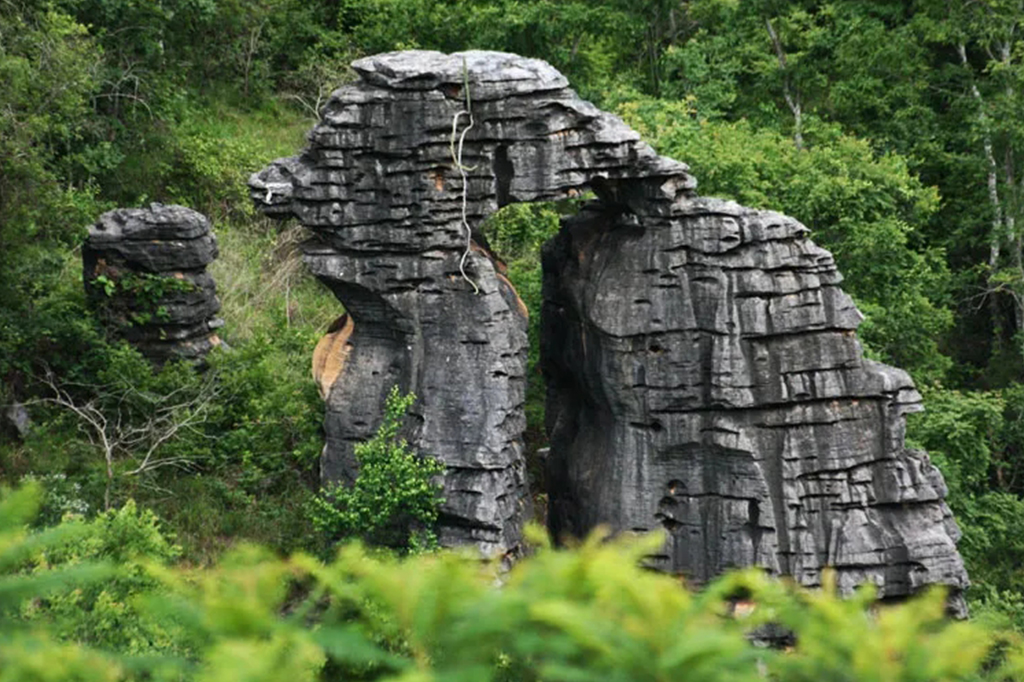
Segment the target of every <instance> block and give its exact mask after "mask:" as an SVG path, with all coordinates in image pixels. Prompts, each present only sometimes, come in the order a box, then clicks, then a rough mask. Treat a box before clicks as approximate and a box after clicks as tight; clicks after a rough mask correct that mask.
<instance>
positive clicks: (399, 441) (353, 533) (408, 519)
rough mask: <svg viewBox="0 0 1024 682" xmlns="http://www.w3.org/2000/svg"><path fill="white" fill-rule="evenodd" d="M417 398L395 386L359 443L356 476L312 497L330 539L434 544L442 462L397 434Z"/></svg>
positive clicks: (320, 527) (416, 547) (420, 546)
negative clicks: (422, 453)
mask: <svg viewBox="0 0 1024 682" xmlns="http://www.w3.org/2000/svg"><path fill="white" fill-rule="evenodd" d="M414 402H416V396H414V395H413V394H411V393H410V394H407V395H405V396H403V395H402V394H401V393H399V391H398V387H397V386H394V387H392V389H391V392H390V393H389V394H388V397H387V402H386V405H385V408H384V420H383V422H382V423H381V425H380V427H379V428H378V429H377V433H376V434H375V435H374V437H373V438H371V439H370V440H368V441H366V442H364V443H359V444H358V445H356V447H355V456H356V460H357V462H358V464H359V473H358V475H357V476H356V479H355V481H354V482H353V483H352V484H351V485H346V484H344V483H338V484H335V485H333V486H329V487H328V488H326V489H324V490H322V491H321V492H320V494H319V495H317V496H316V497H314V498H313V500H312V502H311V504H310V512H309V513H310V516H311V518H312V521H313V525H314V527H316V529H317V531H318V532H319V533H320V534H322V535H323V536H325V537H326V538H328V539H329V540H331V541H335V540H337V539H339V538H344V537H360V538H363V539H365V540H366V541H367V542H369V543H371V544H374V545H378V546H381V547H389V548H392V549H398V550H406V549H408V550H411V551H414V552H415V551H420V550H426V549H434V548H436V546H437V538H436V536H435V535H434V524H435V523H436V522H437V513H438V508H439V506H440V504H441V502H442V499H441V498H440V492H441V487H440V485H439V484H438V483H436V482H435V480H434V479H435V477H436V476H437V475H438V474H441V473H443V472H444V465H443V464H441V463H440V462H438V461H437V460H435V459H433V458H430V457H422V456H420V455H417V454H416V453H414V452H412V451H411V450H410V449H409V444H408V442H406V440H405V439H404V438H401V437H399V430H400V429H401V427H402V420H403V419H404V417H405V413H406V411H408V409H409V408H410V407H412V405H413V403H414Z"/></svg>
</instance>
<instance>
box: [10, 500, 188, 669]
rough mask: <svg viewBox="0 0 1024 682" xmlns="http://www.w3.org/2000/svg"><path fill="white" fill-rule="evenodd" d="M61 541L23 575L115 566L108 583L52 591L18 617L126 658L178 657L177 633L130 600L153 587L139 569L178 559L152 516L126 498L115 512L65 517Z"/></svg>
mask: <svg viewBox="0 0 1024 682" xmlns="http://www.w3.org/2000/svg"><path fill="white" fill-rule="evenodd" d="M63 527H64V528H65V529H71V530H73V531H74V532H73V535H72V536H71V538H69V539H68V540H65V541H64V542H61V543H55V544H53V545H50V546H49V547H47V548H45V549H44V550H42V551H40V552H39V553H38V554H36V555H35V556H34V557H32V559H31V560H30V561H29V562H28V564H27V567H26V570H27V571H28V572H30V573H38V572H42V571H48V570H53V569H54V568H71V567H77V566H89V565H91V564H96V563H108V564H110V565H114V566H117V573H116V575H115V576H113V577H112V578H111V579H108V580H105V581H103V582H102V583H95V584H91V585H88V586H86V587H84V588H82V587H79V588H76V589H63V590H55V591H52V592H50V593H49V594H45V595H39V596H40V597H41V598H39V599H34V600H31V601H27V602H25V603H24V604H23V606H22V609H21V613H20V617H21V619H22V620H23V621H25V622H26V623H29V624H32V625H33V626H36V627H38V626H40V625H42V624H46V625H47V629H48V630H49V631H50V632H51V633H52V634H53V635H54V636H55V637H57V638H58V639H60V640H62V641H73V642H77V643H80V644H88V645H90V646H94V647H99V648H102V649H106V650H110V651H117V652H118V653H121V654H129V655H133V656H134V655H143V654H147V655H151V654H154V653H166V654H171V653H179V652H180V651H181V649H182V646H183V645H182V642H181V641H180V634H179V633H177V632H176V628H175V627H174V625H173V624H171V623H161V622H159V621H158V620H156V619H154V618H152V617H150V616H148V615H146V614H144V613H141V612H140V611H139V609H138V608H137V606H136V604H135V600H136V599H137V598H138V597H139V596H140V595H142V594H144V593H146V592H148V591H149V590H151V589H152V588H154V587H156V585H157V583H156V582H155V581H154V580H153V579H152V578H151V577H150V576H149V574H148V571H147V568H146V566H147V565H148V564H150V563H153V562H156V563H158V564H169V563H170V562H172V561H174V560H175V559H176V558H177V557H178V555H179V554H180V548H178V547H176V546H174V545H172V544H171V543H170V542H169V541H168V539H167V538H165V537H164V535H163V534H162V532H161V530H160V524H159V521H158V519H157V518H156V515H155V514H153V512H152V511H148V510H145V511H139V510H138V509H137V507H136V505H135V503H134V502H133V501H131V500H129V501H128V502H127V503H126V504H125V505H124V506H123V507H121V508H120V509H118V510H110V511H107V512H104V513H103V514H100V515H99V516H98V517H96V518H95V519H94V520H92V521H89V522H86V521H84V520H82V519H81V518H74V517H72V518H71V519H70V520H68V521H66V522H65V525H64V526H63Z"/></svg>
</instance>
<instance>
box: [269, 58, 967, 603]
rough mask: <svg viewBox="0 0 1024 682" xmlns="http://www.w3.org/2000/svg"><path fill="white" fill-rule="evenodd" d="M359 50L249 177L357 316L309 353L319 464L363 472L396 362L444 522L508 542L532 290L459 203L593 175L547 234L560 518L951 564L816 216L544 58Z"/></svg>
mask: <svg viewBox="0 0 1024 682" xmlns="http://www.w3.org/2000/svg"><path fill="white" fill-rule="evenodd" d="M353 68H354V69H355V70H356V72H357V73H358V74H359V75H360V80H359V81H357V82H356V83H354V84H351V85H348V86H345V87H343V88H341V89H339V90H338V91H336V92H335V93H334V94H333V96H332V97H331V99H330V101H329V102H328V103H327V105H326V107H325V108H324V110H323V118H322V120H321V121H320V123H319V124H318V125H317V126H316V127H315V128H314V129H313V131H312V132H311V133H310V138H309V139H310V146H309V147H308V148H307V149H306V150H305V151H304V152H303V153H302V154H301V155H300V156H298V157H294V158H290V159H279V160H278V161H275V162H274V163H272V164H271V165H270V166H269V167H268V168H267V169H265V170H263V171H261V172H260V173H257V174H255V175H254V176H253V177H252V178H251V179H250V187H251V189H252V196H253V199H254V200H255V201H256V202H257V204H258V205H259V206H260V207H261V208H262V209H263V210H264V211H265V212H267V213H268V214H269V215H273V216H276V217H288V216H295V217H297V218H298V219H299V220H300V221H301V222H302V223H303V224H304V225H306V226H307V227H309V228H311V229H312V231H313V233H314V237H313V239H311V240H310V242H309V243H308V244H307V245H306V246H305V258H306V262H307V263H308V264H309V266H310V267H311V268H312V270H313V272H314V273H315V274H316V275H317V276H318V277H319V278H320V279H321V280H322V281H323V282H325V283H326V284H327V285H328V286H329V287H330V288H331V289H332V290H333V291H334V293H335V294H336V295H337V297H338V298H339V299H340V300H341V301H342V303H344V305H345V309H346V311H347V313H348V315H349V316H350V318H349V319H345V320H343V321H339V324H338V325H336V327H337V328H336V329H334V330H333V331H332V332H331V336H330V337H329V338H327V339H325V341H324V342H322V344H321V345H320V346H319V347H318V350H317V354H316V355H317V357H316V359H315V367H316V368H317V376H318V378H319V381H321V382H322V386H321V390H322V393H324V395H326V401H327V418H326V431H327V447H326V449H325V452H324V458H323V473H324V476H325V477H326V478H328V479H334V480H337V479H345V478H347V477H350V476H352V475H353V473H354V462H353V459H352V446H353V443H355V442H356V441H358V440H361V439H364V438H366V437H368V436H369V435H370V434H371V433H372V431H373V429H374V428H375V427H376V425H377V424H378V423H379V419H380V415H381V413H382V406H383V402H384V396H385V395H386V393H387V391H388V390H389V389H390V387H391V386H392V385H393V384H396V383H397V384H399V385H400V386H401V388H402V389H403V390H411V391H414V392H415V393H416V394H417V395H418V396H419V401H418V402H417V404H416V407H415V408H414V411H415V417H416V420H415V421H416V426H415V428H414V429H412V431H411V432H410V434H409V435H410V437H411V439H412V440H413V442H414V445H415V446H416V447H417V448H418V449H419V450H420V451H421V452H424V453H427V454H430V455H433V456H436V457H438V458H440V459H441V460H442V461H443V462H444V463H445V464H446V466H447V467H448V470H447V473H446V475H445V497H446V502H445V506H444V510H443V514H442V524H443V531H442V540H443V541H444V542H445V543H446V544H467V543H468V544H476V545H477V546H479V547H480V548H481V549H482V550H484V551H485V552H488V553H501V552H512V553H514V552H515V551H517V549H518V545H519V542H520V529H521V525H522V522H523V520H524V517H525V514H526V499H527V498H526V489H525V480H524V465H523V454H522V431H523V427H524V419H523V409H522V403H523V396H524V368H525V349H526V336H525V316H524V314H523V311H522V309H521V302H520V301H519V300H518V298H517V297H516V295H515V292H514V291H513V290H512V288H511V287H510V286H509V285H508V282H507V280H505V279H504V277H503V276H502V275H501V273H500V263H498V262H497V261H496V260H495V259H494V258H493V257H492V256H491V254H489V252H488V251H487V250H486V248H483V246H481V245H480V244H477V243H474V244H473V248H472V249H471V250H470V251H469V252H468V256H467V258H466V270H467V271H468V273H469V276H470V278H471V279H472V281H473V284H471V283H470V282H467V281H466V280H465V279H464V278H463V277H462V275H461V272H460V267H459V264H460V260H461V259H462V258H463V253H464V250H465V248H466V246H467V235H466V231H465V226H464V224H463V217H465V219H466V221H467V222H468V224H469V225H470V226H476V225H479V223H480V221H481V220H483V219H484V218H485V217H486V216H487V215H489V214H491V213H492V212H494V211H495V210H496V209H498V208H499V207H501V206H504V205H506V204H508V203H511V202H517V201H518V202H522V201H546V200H555V199H562V198H566V197H573V196H579V195H580V194H581V193H582V192H584V191H586V190H592V191H594V192H595V193H596V195H597V197H598V198H597V199H596V200H593V201H590V202H588V203H587V204H585V206H584V208H583V210H582V211H581V212H580V213H579V214H578V215H577V216H574V217H572V218H570V219H568V220H567V221H566V223H565V224H564V225H563V228H562V230H561V232H560V233H559V235H558V236H557V237H555V238H554V239H553V240H552V241H551V242H549V243H548V244H547V245H546V247H545V249H544V256H543V257H544V271H545V282H544V296H545V303H544V314H543V321H542V327H543V331H542V340H541V341H542V352H543V358H542V363H543V366H544V372H545V375H546V377H547V380H548V407H547V420H548V431H549V434H550V437H551V451H550V455H549V457H548V468H549V472H548V491H547V492H548V495H549V499H550V509H549V519H550V523H551V527H552V530H554V531H555V532H556V533H571V534H576V535H581V534H584V533H586V532H587V531H588V530H590V529H591V528H593V527H594V526H595V525H597V524H599V523H609V524H611V525H612V526H613V527H615V528H618V529H623V530H649V529H653V528H657V527H663V528H666V529H667V530H668V537H669V540H668V542H667V544H666V547H665V551H664V553H663V554H662V555H660V556H659V557H655V558H654V559H653V560H654V561H655V562H656V563H657V564H658V565H660V566H661V567H663V568H664V569H665V570H670V571H675V572H679V573H683V574H686V575H687V576H688V577H689V578H691V579H692V580H695V581H703V580H705V579H707V578H708V577H710V576H712V575H715V574H717V573H719V572H721V571H723V570H725V569H727V568H729V567H732V566H745V565H759V566H763V567H764V568H766V569H767V570H769V571H771V572H773V573H777V574H787V575H792V576H794V577H795V578H797V579H798V580H799V581H800V582H802V583H804V584H808V585H814V584H817V583H818V581H820V575H821V570H822V569H823V568H824V567H826V566H833V567H835V568H836V569H837V571H838V573H839V582H840V585H841V586H842V587H843V588H844V589H848V588H851V587H852V586H853V585H855V584H856V583H859V582H861V581H864V580H870V581H874V582H876V583H878V584H879V585H880V588H881V594H882V596H884V597H899V596H902V595H905V594H908V593H910V592H912V591H913V590H915V589H916V588H917V587H919V586H920V585H923V584H926V583H942V584H946V585H950V586H951V587H952V588H953V589H954V591H957V590H960V589H962V588H963V587H964V586H965V585H966V583H967V578H966V575H965V573H964V570H963V565H962V562H961V560H960V557H959V555H958V554H957V551H956V547H955V541H956V539H957V537H958V531H957V529H956V525H955V523H954V522H953V520H952V518H951V516H950V514H949V510H948V508H947V507H946V505H945V503H944V502H943V497H944V495H945V487H944V485H943V483H942V478H941V475H940V474H939V473H938V471H937V470H936V469H935V468H934V467H933V466H932V465H931V464H930V463H929V462H928V459H927V455H925V454H924V453H919V452H913V451H909V450H907V449H906V448H905V446H904V416H905V414H906V413H907V412H910V411H913V410H916V409H920V397H919V396H918V394H917V392H916V391H915V390H914V387H913V384H912V383H911V382H910V379H909V377H908V376H907V375H906V374H905V373H904V372H902V371H900V370H897V369H894V368H891V367H886V366H884V365H881V364H878V363H874V362H871V361H868V360H865V359H864V358H863V354H862V352H861V347H860V345H859V344H858V342H857V339H856V336H855V329H856V327H857V325H858V323H859V321H860V314H859V313H858V312H857V310H856V308H855V307H854V305H853V302H852V301H851V300H850V298H849V297H848V296H847V295H846V294H844V293H843V292H842V290H841V289H840V288H839V286H838V285H839V282H840V279H841V278H840V275H839V273H838V271H837V269H836V266H835V263H834V262H833V260H832V256H831V255H830V254H829V253H828V252H827V251H825V250H823V249H821V248H819V247H817V246H815V245H814V244H813V243H812V242H811V241H810V240H809V239H808V230H807V229H806V228H805V227H804V226H802V225H800V224H799V223H798V222H797V221H795V220H793V219H791V218H788V217H786V216H782V215H779V214H777V213H771V212H767V211H756V210H752V209H747V208H743V207H741V206H738V205H736V204H733V203H729V202H724V201H719V200H715V199H706V198H700V197H698V196H697V195H696V194H695V188H696V181H695V180H694V178H693V177H692V175H690V173H689V171H688V168H687V166H686V165H685V164H683V163H680V162H678V161H675V160H672V159H667V158H664V157H660V156H658V155H657V154H656V153H655V152H654V151H653V150H652V149H651V148H650V147H649V146H648V145H647V144H646V143H644V142H643V141H641V140H640V138H639V135H637V133H636V132H635V131H633V130H631V129H630V128H629V127H628V126H626V125H625V124H624V123H623V122H622V121H621V120H619V119H618V118H616V117H615V116H612V115H611V114H608V113H605V112H602V111H600V110H598V109H597V108H595V107H594V106H593V105H592V104H590V103H588V102H585V101H583V100H581V99H579V97H577V95H576V94H575V93H574V92H573V91H572V90H570V89H569V88H568V87H567V84H566V81H565V79H564V77H563V76H562V75H561V74H559V73H558V72H557V71H555V70H554V69H553V68H552V67H550V66H549V65H547V64H545V63H544V62H540V61H537V60H530V59H524V58H522V57H517V56H515V55H509V54H503V53H494V52H467V53H461V54H454V55H444V54H441V53H437V52H422V51H415V52H400V53H391V54H385V55H378V56H375V57H369V58H366V59H362V60H359V61H357V62H355V63H354V64H353ZM467 83H468V90H469V92H468V93H467V92H466V88H467V85H466V84H467ZM467 107H468V108H469V110H470V111H471V113H472V123H473V125H472V127H471V128H469V130H468V131H467V130H466V127H467V126H468V125H469V123H470V117H469V116H468V115H467V113H466V109H467ZM460 112H462V113H460ZM453 131H454V132H453ZM463 133H465V135H464V145H463V153H462V158H461V161H462V164H463V166H464V167H465V168H464V169H463V170H465V172H466V178H467V180H466V182H465V183H463V180H462V172H461V171H460V169H459V168H458V167H457V164H456V163H455V162H454V160H453V156H452V155H453V150H456V149H457V148H458V144H457V140H458V139H460V138H462V137H463ZM474 236H475V235H474ZM477 241H479V240H477ZM476 287H478V288H479V292H478V293H476V292H475V290H474V289H475V288H476ZM330 353H335V354H337V357H336V358H330V357H326V355H327V354H330ZM324 382H326V384H327V385H324ZM958 604H959V602H958V601H957V600H956V599H954V606H957V605H958Z"/></svg>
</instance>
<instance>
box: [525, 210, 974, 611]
mask: <svg viewBox="0 0 1024 682" xmlns="http://www.w3.org/2000/svg"><path fill="white" fill-rule="evenodd" d="M650 196H651V194H648V198H646V199H643V200H638V201H637V200H630V201H628V202H627V204H626V205H622V206H618V207H615V206H612V205H610V204H608V203H605V202H595V203H593V204H592V205H590V206H589V207H588V209H587V210H586V211H584V212H582V213H581V214H580V215H579V216H577V217H575V218H574V219H573V220H571V221H569V222H568V224H567V225H566V226H565V227H564V228H563V230H562V232H561V233H560V234H559V235H558V236H557V237H556V238H555V239H554V240H552V242H550V243H549V244H547V245H546V247H545V251H544V257H545V263H544V265H545V282H544V287H545V288H544V297H545V304H544V305H545V308H544V317H543V320H542V324H543V332H542V343H543V344H544V345H543V348H542V352H543V358H544V369H545V372H546V374H547V377H548V411H547V420H548V429H549V433H550V435H551V460H550V468H549V477H550V482H549V495H550V498H551V506H550V510H549V520H550V523H551V526H552V529H553V530H554V531H555V532H556V533H563V532H568V533H573V534H580V533H584V532H586V531H587V530H588V529H590V528H592V527H593V526H594V525H596V524H598V523H610V524H611V525H612V526H614V527H617V528H622V529H635V530H641V529H642V530H647V529H651V528H654V527H657V526H658V525H660V526H662V527H663V528H665V529H666V530H667V531H668V542H667V544H666V547H665V551H664V554H662V555H660V556H658V557H655V558H654V561H655V564H656V565H659V566H661V567H663V568H664V569H665V570H670V571H674V572H679V573H682V574H684V575H686V576H687V577H688V578H690V579H691V580H694V581H696V582H698V583H699V582H703V581H704V580H707V579H708V578H710V577H712V576H714V575H716V574H719V573H721V572H722V571H724V570H726V569H728V568H731V567H736V566H750V565H756V566H763V567H764V568H766V569H767V570H768V571H770V572H771V573H774V574H779V575H791V576H793V577H794V578H796V579H797V580H798V581H799V582H800V583H802V584H804V585H808V586H814V585H818V584H819V581H820V579H821V571H822V569H823V568H825V567H826V566H831V567H834V568H835V569H836V570H837V573H838V581H839V585H840V587H841V588H842V589H844V590H851V589H853V588H854V587H855V586H856V585H858V584H860V583H862V582H865V581H868V582H873V583H875V584H877V585H878V586H879V588H880V591H879V594H880V596H881V597H883V598H892V597H900V596H905V595H907V594H909V593H912V592H914V591H915V590H917V589H918V588H920V587H921V586H923V585H925V584H929V583H941V584H946V585H949V586H951V587H952V588H953V589H954V592H955V593H957V594H958V593H959V591H960V590H962V589H963V588H964V587H966V585H967V576H966V574H965V572H964V568H963V563H962V561H961V559H960V556H959V554H958V553H957V550H956V544H955V543H956V540H957V539H958V538H959V531H958V529H957V527H956V524H955V523H954V521H953V519H952V516H951V514H950V512H949V509H948V507H947V506H946V504H945V503H944V501H943V498H944V497H945V495H946V487H945V484H944V483H943V481H942V476H941V474H940V473H939V472H938V470H937V469H936V468H935V467H934V466H933V465H932V464H931V463H930V461H929V460H928V456H927V455H926V454H925V453H923V452H919V451H912V450H907V449H906V448H905V446H904V429H905V415H906V414H907V413H909V412H913V411H917V410H919V409H921V404H920V396H919V395H918V393H917V391H916V390H915V389H914V386H913V384H912V382H911V381H910V378H909V377H908V376H907V374H906V373H905V372H903V371H901V370H898V369H895V368H893V367H888V366H885V365H882V364H880V363H876V362H872V361H870V360H865V359H864V358H863V356H862V352H861V347H860V344H859V343H858V341H857V339H856V336H855V334H854V330H855V329H856V327H857V325H858V324H859V322H860V319H861V318H860V315H859V313H858V312H857V310H856V308H855V307H854V305H853V302H852V301H851V300H850V298H849V297H848V296H847V295H846V294H844V293H843V292H842V290H840V289H839V287H838V284H839V281H840V276H839V273H838V271H837V270H836V267H835V264H834V262H833V260H832V257H831V255H830V254H829V253H828V252H827V251H824V250H823V249H821V248H819V247H817V246H815V245H814V244H813V243H812V242H811V241H810V240H809V239H808V238H807V230H806V228H804V227H803V226H802V225H800V224H799V223H798V222H796V221H795V220H793V219H792V218H788V217H786V216H783V215H780V214H777V213H772V212H768V211H755V210H752V209H747V208H743V207H741V206H739V205H737V204H734V203H731V202H724V201H720V200H717V199H705V198H691V197H688V196H680V197H677V198H676V199H675V200H674V201H672V200H669V199H667V198H664V199H659V200H654V201H652V200H651V199H650V198H649V197H650ZM952 606H953V608H954V609H955V610H962V608H963V604H962V601H961V600H960V599H959V597H955V598H954V600H953V601H952Z"/></svg>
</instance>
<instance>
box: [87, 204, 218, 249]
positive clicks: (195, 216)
mask: <svg viewBox="0 0 1024 682" xmlns="http://www.w3.org/2000/svg"><path fill="white" fill-rule="evenodd" d="M209 231H210V221H209V220H208V219H207V217H206V216H204V215H203V214H202V213H199V212H198V211H193V210H192V209H191V208H186V207H185V206H173V205H172V206H165V205H164V204H150V206H149V208H118V209H114V210H113V211H107V212H106V213H104V214H103V215H101V216H100V217H99V220H97V221H96V223H95V224H94V225H92V226H90V227H89V241H90V242H92V243H93V244H99V243H107V242H117V241H121V240H125V239H130V240H133V241H135V240H159V241H166V240H174V239H195V238H197V237H201V236H203V235H204V234H207V233H208V232H209Z"/></svg>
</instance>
